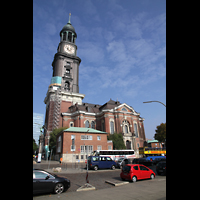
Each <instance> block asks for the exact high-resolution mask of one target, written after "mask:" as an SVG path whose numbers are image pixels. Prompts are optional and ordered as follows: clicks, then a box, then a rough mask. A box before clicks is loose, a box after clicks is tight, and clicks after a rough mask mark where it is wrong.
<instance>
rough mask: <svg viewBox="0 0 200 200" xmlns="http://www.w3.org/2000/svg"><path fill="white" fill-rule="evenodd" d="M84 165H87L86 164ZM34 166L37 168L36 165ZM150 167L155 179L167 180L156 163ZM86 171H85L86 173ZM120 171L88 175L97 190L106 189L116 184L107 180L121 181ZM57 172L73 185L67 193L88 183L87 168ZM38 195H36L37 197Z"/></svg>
mask: <svg viewBox="0 0 200 200" xmlns="http://www.w3.org/2000/svg"><path fill="white" fill-rule="evenodd" d="M41 166H42V167H41ZM58 166H59V165H58ZM83 166H85V164H84V165H83ZM34 167H35V168H36V166H34ZM46 167H47V166H46V165H40V168H43V169H45V168H46ZM51 167H52V166H51ZM54 167H56V166H54ZM68 167H69V166H68ZM70 167H72V166H70ZM74 167H75V166H74ZM79 167H80V166H79ZM149 168H151V169H152V170H153V171H154V172H155V173H156V179H155V180H158V179H160V178H161V179H163V178H164V179H165V180H166V176H159V175H157V172H156V166H155V165H153V166H149ZM84 171H85V173H84ZM120 172H121V169H115V170H111V169H99V170H98V171H94V170H89V176H88V177H89V184H91V185H92V186H94V187H95V188H96V189H97V190H100V189H105V188H113V187H115V186H112V185H110V184H108V183H105V180H111V181H121V178H120ZM57 174H58V175H59V176H63V177H67V178H68V179H69V180H70V182H71V187H70V188H69V189H68V190H67V191H66V193H69V192H75V191H76V190H77V189H78V188H80V187H81V186H83V185H84V184H85V183H86V170H85V169H84V170H83V173H68V172H67V171H63V173H62V172H61V173H57ZM139 182H141V181H139ZM36 196H38V195H36ZM36 196H34V197H36Z"/></svg>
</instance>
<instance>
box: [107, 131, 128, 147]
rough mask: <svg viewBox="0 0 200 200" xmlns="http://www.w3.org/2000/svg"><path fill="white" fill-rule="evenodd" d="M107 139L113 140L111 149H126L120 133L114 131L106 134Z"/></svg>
mask: <svg viewBox="0 0 200 200" xmlns="http://www.w3.org/2000/svg"><path fill="white" fill-rule="evenodd" d="M107 138H108V140H112V141H113V149H117V150H120V149H126V146H125V144H124V141H123V136H122V134H121V133H119V134H118V133H114V134H110V135H108V136H107Z"/></svg>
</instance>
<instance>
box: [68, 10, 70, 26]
mask: <svg viewBox="0 0 200 200" xmlns="http://www.w3.org/2000/svg"><path fill="white" fill-rule="evenodd" d="M70 18H71V12H70V13H69V21H68V24H71V21H70Z"/></svg>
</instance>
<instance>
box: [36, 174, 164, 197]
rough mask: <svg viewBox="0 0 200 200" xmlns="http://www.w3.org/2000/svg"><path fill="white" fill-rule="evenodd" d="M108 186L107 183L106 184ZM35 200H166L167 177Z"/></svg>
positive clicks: (50, 195)
mask: <svg viewBox="0 0 200 200" xmlns="http://www.w3.org/2000/svg"><path fill="white" fill-rule="evenodd" d="M105 184H106V183H105ZM33 199H35V200H36V199H38V200H39V199H41V200H43V199H44V200H45V199H48V200H58V199H67V200H75V199H81V200H89V199H94V200H102V199H108V200H113V199H115V200H118V199H119V200H121V199H126V200H129V199H130V200H165V199H166V177H164V178H162V177H161V179H159V180H158V179H157V180H156V179H154V180H145V181H138V182H136V183H129V184H126V185H122V186H118V187H112V188H106V189H101V190H91V191H81V192H64V193H62V194H60V195H54V194H49V195H43V196H34V197H33Z"/></svg>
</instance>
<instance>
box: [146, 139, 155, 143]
mask: <svg viewBox="0 0 200 200" xmlns="http://www.w3.org/2000/svg"><path fill="white" fill-rule="evenodd" d="M152 142H158V140H147V143H152Z"/></svg>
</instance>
